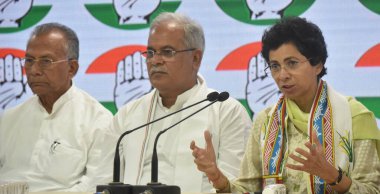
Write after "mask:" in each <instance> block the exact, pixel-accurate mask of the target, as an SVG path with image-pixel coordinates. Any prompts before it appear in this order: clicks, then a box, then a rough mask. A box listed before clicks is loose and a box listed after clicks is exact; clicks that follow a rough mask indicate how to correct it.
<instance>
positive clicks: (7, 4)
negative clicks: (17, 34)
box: [0, 0, 33, 28]
mask: <svg viewBox="0 0 380 194" xmlns="http://www.w3.org/2000/svg"><path fill="white" fill-rule="evenodd" d="M32 4H33V0H1V1H0V27H5V28H9V27H20V21H21V18H23V17H24V16H25V15H26V14H27V13H28V12H29V10H30V8H31V7H32Z"/></svg>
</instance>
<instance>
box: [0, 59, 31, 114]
mask: <svg viewBox="0 0 380 194" xmlns="http://www.w3.org/2000/svg"><path fill="white" fill-rule="evenodd" d="M25 86H26V80H25V79H24V78H23V75H22V66H21V59H20V58H18V57H14V56H12V55H10V54H8V55H6V56H5V57H4V58H0V111H3V110H4V109H6V108H7V107H9V106H10V105H11V103H12V102H13V103H14V102H15V101H16V100H17V99H19V98H20V97H21V96H23V95H24V94H26V91H25Z"/></svg>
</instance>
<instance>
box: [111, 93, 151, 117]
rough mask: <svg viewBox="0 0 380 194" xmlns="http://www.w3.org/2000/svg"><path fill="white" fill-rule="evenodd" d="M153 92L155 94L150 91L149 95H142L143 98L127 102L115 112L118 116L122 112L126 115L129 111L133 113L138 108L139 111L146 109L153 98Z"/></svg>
mask: <svg viewBox="0 0 380 194" xmlns="http://www.w3.org/2000/svg"><path fill="white" fill-rule="evenodd" d="M154 92H155V90H152V91H150V92H149V93H147V94H144V95H143V96H141V97H139V98H136V99H133V100H131V101H129V102H128V103H126V104H124V105H123V106H122V107H120V108H119V110H118V111H117V113H119V114H120V113H122V112H123V113H126V112H129V111H133V110H135V109H136V108H139V109H140V108H141V109H144V108H146V106H149V105H150V104H151V101H152V98H153V96H154Z"/></svg>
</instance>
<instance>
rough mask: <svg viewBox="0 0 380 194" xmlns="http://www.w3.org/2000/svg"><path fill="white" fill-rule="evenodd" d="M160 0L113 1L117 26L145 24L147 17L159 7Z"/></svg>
mask: <svg viewBox="0 0 380 194" xmlns="http://www.w3.org/2000/svg"><path fill="white" fill-rule="evenodd" d="M160 3H161V1H160V0H113V6H114V8H115V10H116V12H117V14H118V15H119V24H120V25H122V24H147V23H148V22H149V20H148V19H149V16H150V14H152V13H153V12H154V11H155V10H156V9H157V8H158V6H159V5H160Z"/></svg>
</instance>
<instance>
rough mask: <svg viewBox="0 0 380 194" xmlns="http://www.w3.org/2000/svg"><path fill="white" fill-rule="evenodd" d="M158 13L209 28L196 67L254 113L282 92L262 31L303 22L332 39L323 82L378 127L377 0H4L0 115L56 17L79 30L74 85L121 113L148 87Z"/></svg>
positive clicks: (22, 92) (19, 92) (25, 93)
mask: <svg viewBox="0 0 380 194" xmlns="http://www.w3.org/2000/svg"><path fill="white" fill-rule="evenodd" d="M162 11H170V12H180V13H184V14H187V15H189V16H190V17H191V18H193V19H194V20H196V21H198V22H199V23H200V24H201V25H202V26H203V28H204V32H205V36H206V50H205V53H204V58H203V61H202V65H201V69H200V73H201V74H202V75H203V76H204V77H205V78H206V80H207V84H208V85H209V86H210V87H212V88H214V89H217V90H219V91H228V92H230V94H231V95H232V96H233V97H235V98H237V99H238V100H240V102H241V103H242V104H243V105H245V106H246V108H247V111H248V112H249V113H250V114H252V112H253V113H254V112H257V111H259V110H260V109H262V108H263V107H264V106H267V105H269V104H272V103H274V102H275V100H276V99H277V97H278V89H277V88H276V86H275V84H274V82H273V81H272V79H271V78H270V77H268V76H264V75H265V74H264V71H263V67H264V64H263V63H262V60H261V58H260V56H259V55H258V53H259V52H260V49H261V43H260V40H261V35H262V33H263V31H264V30H265V29H267V28H268V27H270V26H271V25H273V24H274V23H275V22H276V21H277V20H278V19H279V18H281V17H288V16H301V17H305V18H307V19H308V20H310V21H312V22H314V23H315V24H317V25H318V26H319V27H320V28H321V30H322V32H323V33H324V36H325V39H326V42H327V46H328V52H329V57H328V59H327V62H326V67H327V69H328V71H327V72H328V74H327V76H325V77H324V80H326V81H328V83H330V85H332V86H333V87H334V88H335V89H336V90H338V91H340V92H341V93H343V94H345V95H349V96H354V97H356V98H357V99H358V100H359V101H361V102H362V103H363V104H364V105H366V106H367V107H368V108H369V109H370V110H372V111H373V112H374V113H375V115H376V117H377V119H378V125H379V126H380V76H379V75H380V1H379V0H377V1H376V0H359V1H358V0H334V1H331V0H318V1H315V0H214V1H213V0H182V1H181V0H113V1H112V0H86V1H75V0H66V1H57V0H55V1H53V0H18V1H17V0H0V83H1V84H0V111H3V110H4V109H6V108H9V107H12V106H15V105H16V104H18V103H20V102H22V101H24V100H25V99H26V98H28V97H30V96H31V95H32V92H31V91H30V89H29V88H28V86H27V84H26V78H25V76H24V73H23V71H21V67H20V63H19V61H20V58H22V57H24V53H25V46H26V42H27V40H28V38H29V35H30V33H31V31H32V29H33V28H34V27H35V26H36V25H38V24H42V23H47V22H59V23H62V24H64V25H67V26H69V27H70V28H72V29H74V31H75V32H76V33H77V35H78V36H79V40H80V58H79V63H80V69H79V72H78V74H77V75H76V77H75V79H74V83H75V85H76V86H78V87H80V88H82V89H83V90H85V91H87V92H88V93H90V94H91V95H93V96H94V97H95V98H97V99H98V100H99V101H100V102H101V103H102V104H103V105H104V106H106V107H107V108H108V109H110V110H111V111H112V112H114V113H115V112H116V111H117V108H118V107H120V106H121V105H122V104H124V103H126V102H128V101H130V100H131V99H134V98H136V97H139V96H141V95H143V94H144V93H146V92H148V91H149V90H150V88H151V87H150V84H149V81H148V80H147V78H146V77H144V76H143V75H144V73H143V72H144V70H146V67H145V61H144V59H143V58H142V57H141V55H140V52H141V51H144V50H145V48H146V44H147V37H148V28H149V24H150V22H151V21H152V19H154V18H155V17H156V16H157V15H158V14H159V13H160V12H162Z"/></svg>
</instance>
